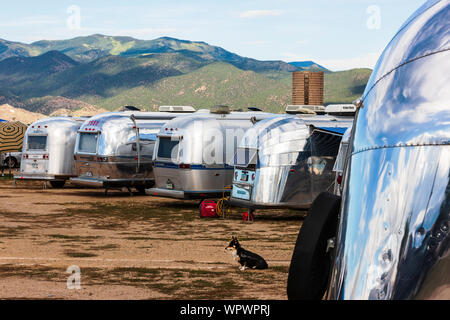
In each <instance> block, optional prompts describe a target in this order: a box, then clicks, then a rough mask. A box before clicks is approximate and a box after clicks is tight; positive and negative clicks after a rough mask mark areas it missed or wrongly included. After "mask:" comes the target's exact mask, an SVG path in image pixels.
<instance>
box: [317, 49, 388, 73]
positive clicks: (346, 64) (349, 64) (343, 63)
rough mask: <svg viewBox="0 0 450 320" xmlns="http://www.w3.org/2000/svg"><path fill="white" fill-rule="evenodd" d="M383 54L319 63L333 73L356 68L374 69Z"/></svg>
mask: <svg viewBox="0 0 450 320" xmlns="http://www.w3.org/2000/svg"><path fill="white" fill-rule="evenodd" d="M380 55H381V52H371V53H368V54H366V55H363V56H359V57H353V58H347V59H323V60H322V59H318V60H317V63H319V64H321V65H323V66H325V67H326V68H328V69H330V70H333V71H340V70H349V69H354V68H370V69H373V68H374V67H375V64H376V63H377V61H378V58H379V57H380Z"/></svg>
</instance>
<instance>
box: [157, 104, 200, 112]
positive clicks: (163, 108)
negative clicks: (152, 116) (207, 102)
mask: <svg viewBox="0 0 450 320" xmlns="http://www.w3.org/2000/svg"><path fill="white" fill-rule="evenodd" d="M159 111H160V112H173V113H184V112H195V109H194V107H191V106H160V107H159Z"/></svg>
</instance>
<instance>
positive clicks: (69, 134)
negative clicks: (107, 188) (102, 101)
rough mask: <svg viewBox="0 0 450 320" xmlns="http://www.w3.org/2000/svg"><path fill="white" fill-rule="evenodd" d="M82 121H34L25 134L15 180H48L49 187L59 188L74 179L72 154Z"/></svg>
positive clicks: (57, 119) (66, 119) (79, 119)
mask: <svg viewBox="0 0 450 320" xmlns="http://www.w3.org/2000/svg"><path fill="white" fill-rule="evenodd" d="M85 120H86V118H70V117H52V118H46V119H41V120H38V121H35V122H33V123H32V124H31V125H30V126H29V127H28V129H27V131H26V133H25V137H24V141H23V149H22V161H21V164H20V171H19V173H18V174H17V175H15V176H14V179H16V180H43V181H49V182H50V184H51V185H52V187H54V188H62V187H63V186H64V184H65V182H66V181H67V180H68V179H69V178H71V177H75V176H76V170H75V163H74V159H73V151H74V147H75V140H76V137H77V131H78V129H79V128H80V126H81V125H82V123H83V122H84V121H85Z"/></svg>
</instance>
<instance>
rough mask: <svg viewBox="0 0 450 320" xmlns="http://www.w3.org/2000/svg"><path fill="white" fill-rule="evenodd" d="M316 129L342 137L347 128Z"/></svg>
mask: <svg viewBox="0 0 450 320" xmlns="http://www.w3.org/2000/svg"><path fill="white" fill-rule="evenodd" d="M317 129H319V130H324V131H328V132H331V133H337V134H340V135H343V134H344V133H345V131H346V130H347V129H348V128H347V127H317Z"/></svg>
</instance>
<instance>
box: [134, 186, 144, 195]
mask: <svg viewBox="0 0 450 320" xmlns="http://www.w3.org/2000/svg"><path fill="white" fill-rule="evenodd" d="M135 188H136V190H137V192H138V193H139V194H140V195H144V196H145V189H146V187H135Z"/></svg>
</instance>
